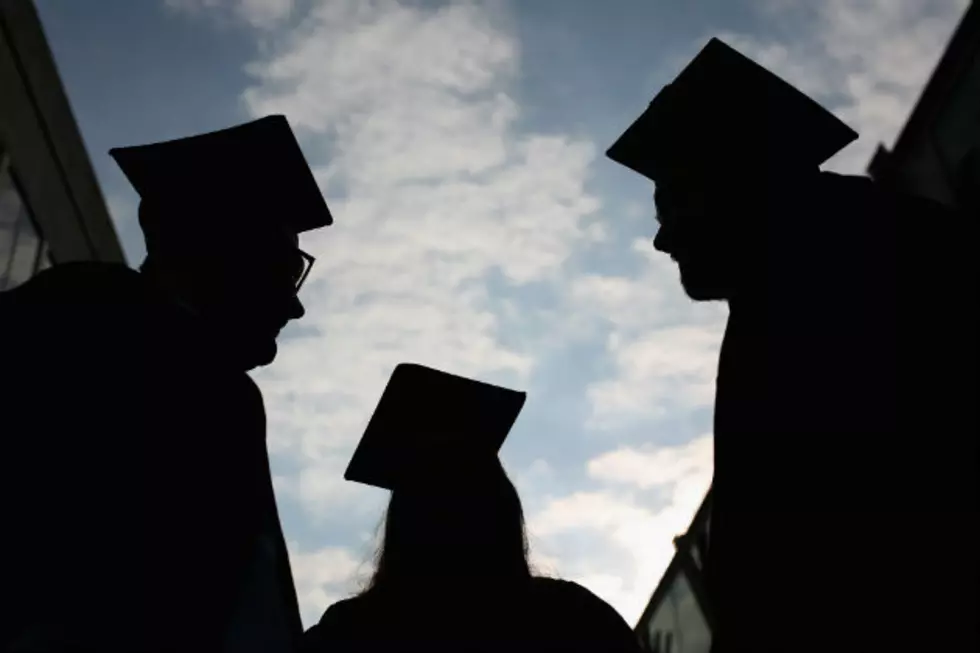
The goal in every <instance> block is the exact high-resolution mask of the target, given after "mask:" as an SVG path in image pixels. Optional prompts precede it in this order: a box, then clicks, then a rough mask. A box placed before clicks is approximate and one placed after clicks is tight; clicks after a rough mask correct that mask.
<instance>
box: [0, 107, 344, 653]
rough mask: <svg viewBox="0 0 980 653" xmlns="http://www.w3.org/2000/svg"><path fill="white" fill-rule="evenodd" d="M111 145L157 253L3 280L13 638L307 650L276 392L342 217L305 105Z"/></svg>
mask: <svg viewBox="0 0 980 653" xmlns="http://www.w3.org/2000/svg"><path fill="white" fill-rule="evenodd" d="M110 154H111V155H112V156H113V158H114V159H115V160H116V162H117V163H118V164H119V166H120V167H121V168H122V170H123V172H124V173H125V175H126V176H127V178H128V179H129V181H130V182H131V183H132V185H133V187H134V188H135V189H136V191H137V192H138V193H139V195H140V198H141V203H140V208H139V221H140V226H141V228H142V230H143V233H144V236H145V241H146V252H147V255H146V259H145V261H144V262H143V263H142V265H141V266H140V268H139V270H133V269H130V268H129V267H126V266H125V265H120V264H111V263H100V262H80V263H68V264H63V265H58V266H55V267H53V268H51V269H49V270H47V271H45V272H43V273H41V274H39V275H37V276H36V277H35V278H33V279H32V280H31V281H29V282H27V283H25V284H23V285H22V286H20V287H18V288H16V289H14V290H12V291H10V292H7V293H2V294H0V337H2V338H3V341H4V342H5V343H6V345H7V346H6V347H5V359H4V364H3V373H2V374H0V410H2V412H0V414H2V419H3V424H4V427H3V433H4V442H5V446H6V450H5V453H4V455H3V456H0V458H2V462H0V466H2V469H0V471H2V473H0V478H3V482H4V487H3V492H0V496H2V499H0V507H2V510H3V514H4V519H5V524H4V538H3V544H2V545H0V547H2V549H3V550H2V551H0V567H2V568H0V578H2V579H3V581H2V582H0V597H2V599H3V601H2V602H3V604H4V606H6V607H5V609H4V610H3V612H2V615H0V650H4V651H8V650H9V651H39V650H45V651H63V650H64V651H67V650H100V651H123V650H125V651H178V650H180V651H189V650H207V651H287V650H293V649H294V648H295V647H296V646H297V645H298V642H299V638H300V636H301V635H302V623H301V621H300V615H299V609H298V606H297V600H296V592H295V588H294V585H293V579H292V575H291V572H290V568H289V562H288V556H287V551H286V547H285V543H284V539H283V535H282V530H281V527H280V523H279V517H278V512H277V509H276V502H275V495H274V492H273V487H272V479H271V474H270V470H269V461H268V452H267V449H266V442H265V437H266V423H265V413H264V408H263V402H262V395H261V393H260V391H259V389H258V387H257V386H256V385H255V383H254V382H253V381H252V380H251V379H250V378H249V376H248V374H247V372H248V371H250V370H252V369H254V368H256V367H259V366H263V365H267V364H269V363H271V362H272V361H273V359H274V358H275V356H276V351H277V345H276V339H277V337H278V336H279V333H280V331H281V330H282V329H283V327H284V326H285V325H286V324H287V323H289V322H290V321H291V320H296V319H299V318H301V317H302V316H303V313H304V309H303V305H302V303H301V301H300V299H299V296H298V292H299V289H300V287H301V286H302V285H303V283H304V281H305V280H306V278H307V276H308V274H309V272H310V269H311V266H312V263H313V257H312V256H310V255H309V254H307V253H305V252H303V251H302V250H301V249H300V248H299V235H300V234H301V233H303V232H307V231H310V230H313V229H318V228H321V227H325V226H328V225H330V224H332V222H333V220H332V217H331V215H330V211H329V209H328V208H327V205H326V203H325V201H324V199H323V196H322V194H321V193H320V190H319V189H318V187H317V184H316V182H315V180H314V178H313V175H312V173H311V171H310V169H309V166H308V165H307V163H306V160H305V159H304V157H303V154H302V152H301V150H300V148H299V145H298V143H297V142H296V139H295V137H294V135H293V133H292V130H291V129H290V127H289V124H288V122H287V120H286V119H285V118H284V117H283V116H270V117H266V118H262V119H260V120H256V121H253V122H250V123H246V124H244V125H238V126H236V127H232V128H229V129H225V130H221V131H217V132H211V133H208V134H202V135H198V136H192V137H189V138H184V139H179V140H175V141H167V142H164V143H154V144H150V145H142V146H137V147H129V148H119V149H115V150H112V151H111V152H110Z"/></svg>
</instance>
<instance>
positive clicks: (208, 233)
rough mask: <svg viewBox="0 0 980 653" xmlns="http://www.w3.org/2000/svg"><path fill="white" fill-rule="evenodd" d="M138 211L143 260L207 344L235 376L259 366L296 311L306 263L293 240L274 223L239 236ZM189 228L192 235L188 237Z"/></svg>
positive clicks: (292, 235)
mask: <svg viewBox="0 0 980 653" xmlns="http://www.w3.org/2000/svg"><path fill="white" fill-rule="evenodd" d="M156 211H159V212H161V213H166V212H167V209H166V208H164V207H160V208H158V209H153V208H148V209H144V207H143V206H141V215H140V217H141V221H142V222H143V223H144V231H146V233H147V252H148V255H149V258H150V259H151V260H153V261H155V265H157V267H159V268H161V269H162V270H163V271H164V275H165V276H166V277H167V278H169V279H171V280H172V281H173V291H174V292H175V294H176V295H177V299H179V300H180V301H182V302H184V303H186V304H187V305H188V307H190V308H191V309H192V310H193V311H194V312H195V313H196V314H197V315H198V317H199V318H200V319H201V320H202V321H203V322H204V323H205V324H206V326H207V330H208V332H209V333H210V335H211V339H212V341H213V342H214V343H216V345H217V346H219V347H221V349H222V350H223V353H224V354H225V355H226V356H228V357H230V358H231V359H232V360H233V361H234V362H235V364H236V365H238V366H240V367H241V368H242V369H246V370H248V369H252V368H254V367H258V366H262V365H267V364H269V363H271V362H272V361H273V359H275V357H276V353H277V344H276V339H277V338H278V336H279V334H280V332H281V331H282V329H283V328H284V327H285V326H286V324H288V323H289V322H290V321H291V320H295V319H298V318H301V317H302V316H303V315H304V312H305V311H304V308H303V305H302V303H301V302H300V300H299V297H298V296H297V291H298V287H299V285H300V283H301V282H302V281H303V280H304V278H305V274H306V272H307V271H308V268H309V266H310V264H311V261H312V259H311V258H310V257H308V255H306V254H304V253H303V252H302V251H301V250H300V248H299V238H298V235H297V234H296V233H291V232H289V231H288V230H286V229H284V228H282V227H281V226H279V225H277V224H275V223H271V221H270V223H260V224H268V226H262V227H253V228H247V229H246V228H243V229H240V230H229V229H225V230H223V231H222V230H217V229H215V230H206V229H204V228H203V227H201V225H205V224H207V221H205V220H197V221H195V220H193V218H192V217H190V216H184V217H185V219H174V217H173V216H172V214H171V215H162V216H161V219H160V220H154V219H153V218H152V217H148V216H152V215H153V214H154V213H155V212H156ZM195 223H196V225H197V226H198V227H200V228H198V229H196V230H195V229H194V226H195Z"/></svg>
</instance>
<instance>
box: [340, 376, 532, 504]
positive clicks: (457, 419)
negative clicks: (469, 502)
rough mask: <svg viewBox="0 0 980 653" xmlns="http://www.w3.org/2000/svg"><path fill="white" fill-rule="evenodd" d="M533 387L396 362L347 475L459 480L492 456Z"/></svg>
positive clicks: (401, 481)
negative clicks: (509, 386)
mask: <svg viewBox="0 0 980 653" xmlns="http://www.w3.org/2000/svg"><path fill="white" fill-rule="evenodd" d="M526 397H527V395H526V393H524V392H518V391H516V390H510V389H507V388H501V387H499V386H495V385H490V384H489V383H483V382H481V381H476V380H473V379H468V378H465V377H461V376H456V375H454V374H449V373H447V372H442V371H440V370H436V369H433V368H430V367H425V366H423V365H417V364H413V363H402V364H401V365H398V366H397V367H396V368H395V371H394V373H392V375H391V379H390V380H389V381H388V385H387V387H386V388H385V390H384V393H383V394H382V396H381V400H380V402H379V403H378V406H377V408H376V409H375V411H374V414H373V415H372V416H371V420H370V422H369V423H368V426H367V429H366V430H365V432H364V435H363V437H362V438H361V441H360V443H359V444H358V445H357V449H356V450H355V451H354V455H353V457H352V458H351V461H350V464H349V465H348V467H347V471H346V473H345V474H344V478H346V479H347V480H349V481H356V482H358V483H364V484H367V485H373V486H375V487H380V488H384V489H387V490H394V489H396V488H398V487H410V486H411V487H415V488H421V487H428V486H431V485H432V484H433V483H434V482H435V483H436V484H437V485H438V483H447V484H452V483H454V482H456V481H459V480H460V479H465V478H466V473H467V471H472V472H473V473H474V474H480V473H481V472H482V471H483V470H484V468H488V465H487V463H488V462H493V461H494V459H495V458H496V456H497V453H498V451H499V450H500V447H501V446H502V445H503V443H504V440H505V439H506V438H507V435H508V434H509V433H510V430H511V427H512V426H513V425H514V422H515V421H516V420H517V417H518V415H519V414H520V412H521V409H522V408H523V406H524V401H525V399H526Z"/></svg>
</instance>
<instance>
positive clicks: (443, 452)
mask: <svg viewBox="0 0 980 653" xmlns="http://www.w3.org/2000/svg"><path fill="white" fill-rule="evenodd" d="M524 399H525V394H524V393H521V392H515V391H513V390H508V389H505V388H500V387H496V386H492V385H488V384H485V383H481V382H478V381H473V380H470V379H465V378H462V377H457V376H453V375H450V374H446V373H444V372H439V371H437V370H433V369H430V368H426V367H422V366H419V365H410V364H403V365H399V366H398V367H397V368H396V369H395V372H394V374H393V375H392V378H391V381H390V382H389V384H388V387H387V388H386V390H385V393H384V395H383V396H382V398H381V402H380V404H379V406H378V408H377V410H376V411H375V414H374V416H373V417H372V419H371V422H370V424H369V425H368V428H367V431H366V432H365V434H364V437H363V439H362V440H361V443H360V445H359V446H358V448H357V450H356V452H355V453H354V456H353V458H352V459H351V462H350V466H349V467H348V469H347V473H346V474H345V478H347V479H348V480H354V481H358V482H361V483H366V484H369V485H373V486H377V487H381V488H385V489H390V490H393V492H392V496H391V500H390V503H389V505H388V513H387V517H386V519H385V531H384V542H383V544H382V547H381V550H380V553H379V555H378V559H377V568H376V571H375V574H374V577H373V579H372V581H371V584H370V587H369V588H368V589H367V590H366V591H365V592H363V593H362V594H360V595H359V596H357V597H355V598H352V599H347V600H344V601H340V602H339V603H336V604H334V605H332V606H330V608H329V609H328V610H327V611H326V612H325V613H324V615H323V618H322V619H321V620H320V622H319V624H317V625H316V626H314V627H313V628H311V629H310V630H309V631H308V632H307V634H306V642H305V646H304V651H306V652H307V653H314V652H320V653H327V652H330V653H347V652H353V651H358V652H364V653H367V652H369V651H370V652H374V651H387V652H390V653H396V652H398V651H428V652H430V653H439V652H441V651H445V652H450V651H501V652H503V651H611V652H621V653H638V652H639V642H638V640H637V639H636V637H635V636H634V634H633V632H632V631H631V630H630V628H629V626H628V625H627V624H626V623H625V622H624V621H623V619H622V618H621V617H620V616H619V615H618V614H617V613H616V612H615V611H614V610H613V609H612V608H611V607H610V606H609V605H608V604H606V603H605V602H603V601H602V600H601V599H599V598H598V597H596V596H595V595H594V594H592V593H591V592H589V591H588V590H586V589H585V588H583V587H581V586H579V585H576V584H574V583H571V582H566V581H560V580H553V579H549V578H540V577H535V576H533V575H532V573H531V570H530V568H529V566H528V561H527V553H528V550H527V549H528V547H527V539H526V537H525V532H524V517H523V511H522V509H521V501H520V498H519V497H518V494H517V490H516V489H515V488H514V486H513V484H512V483H511V482H510V480H509V479H508V478H507V475H506V473H505V472H504V469H503V467H502V466H501V464H500V460H499V459H498V458H497V450H498V449H499V448H500V446H501V445H502V444H503V441H504V439H505V438H506V437H507V434H508V432H509V431H510V429H511V426H512V425H513V423H514V421H515V420H516V419H517V416H518V414H519V413H520V410H521V408H522V406H523V404H524Z"/></svg>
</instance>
